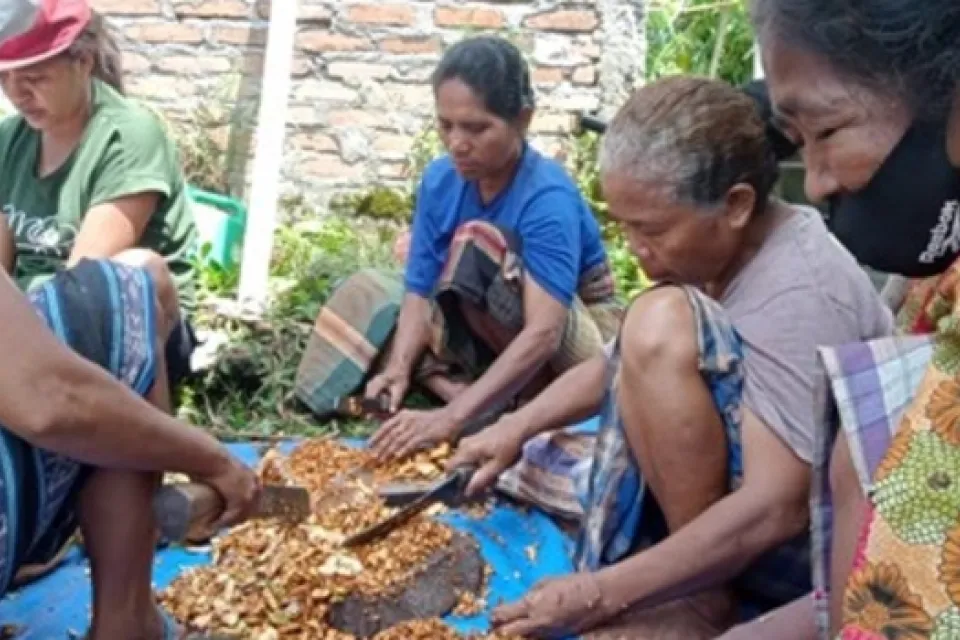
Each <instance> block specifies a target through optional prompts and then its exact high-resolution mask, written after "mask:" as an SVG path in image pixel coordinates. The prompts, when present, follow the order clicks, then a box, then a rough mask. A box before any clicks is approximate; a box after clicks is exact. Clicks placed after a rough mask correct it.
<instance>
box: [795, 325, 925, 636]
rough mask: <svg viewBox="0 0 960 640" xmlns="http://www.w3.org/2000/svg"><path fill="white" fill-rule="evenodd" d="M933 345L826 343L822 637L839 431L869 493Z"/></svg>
mask: <svg viewBox="0 0 960 640" xmlns="http://www.w3.org/2000/svg"><path fill="white" fill-rule="evenodd" d="M932 354H933V347H932V343H931V341H930V338H929V337H927V336H910V337H896V338H882V339H879V340H874V341H871V342H866V343H855V344H850V345H845V346H840V347H823V348H821V349H820V350H819V359H820V363H821V366H822V370H823V376H822V379H821V381H820V388H819V390H818V392H819V393H821V394H826V396H825V400H826V401H825V402H823V403H822V405H821V406H825V407H826V408H827V415H826V416H824V419H823V421H822V422H823V424H824V425H825V427H824V428H822V429H818V430H817V433H816V439H815V441H814V460H813V465H814V466H813V493H812V496H811V509H810V514H811V527H812V533H811V538H812V545H813V547H812V548H813V584H814V602H815V606H816V610H817V624H818V627H819V629H820V637H821V638H824V639H826V638H828V637H829V630H830V621H829V595H830V571H831V566H830V558H831V544H832V539H831V535H832V531H833V501H832V495H831V490H830V458H831V455H832V453H833V448H834V444H835V443H836V439H837V436H838V435H839V434H842V435H843V437H844V438H846V441H847V444H848V445H849V448H850V455H851V457H852V459H853V464H854V467H855V469H856V471H857V476H858V477H859V479H860V484H861V486H862V487H863V490H864V493H865V494H866V495H869V493H870V492H871V490H872V488H873V479H874V475H875V473H876V471H877V468H878V467H879V466H880V463H881V461H882V459H883V456H884V454H885V453H886V452H887V449H888V448H889V447H890V443H891V441H892V440H893V435H894V433H895V432H896V430H897V428H898V427H899V426H900V419H901V418H902V416H903V413H904V411H906V409H907V407H908V406H909V405H910V403H911V402H912V401H913V400H914V397H915V395H916V392H917V389H918V388H919V386H920V383H921V381H922V380H923V376H924V373H925V371H926V369H927V365H928V364H929V362H930V358H931V357H932Z"/></svg>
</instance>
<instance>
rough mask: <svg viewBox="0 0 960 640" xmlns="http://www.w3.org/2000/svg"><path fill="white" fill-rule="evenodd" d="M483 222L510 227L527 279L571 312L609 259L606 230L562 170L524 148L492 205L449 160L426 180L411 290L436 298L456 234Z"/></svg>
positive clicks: (410, 263) (433, 167)
mask: <svg viewBox="0 0 960 640" xmlns="http://www.w3.org/2000/svg"><path fill="white" fill-rule="evenodd" d="M473 220H483V221H486V222H490V223H493V224H497V225H501V226H503V227H506V228H508V229H512V230H513V232H514V233H516V234H517V235H518V236H519V237H520V240H521V243H522V250H521V253H522V259H523V266H524V269H525V271H526V273H528V274H530V276H531V277H532V278H533V279H534V281H535V282H536V283H537V284H538V285H540V286H541V287H543V289H544V290H545V291H546V292H547V293H549V294H550V295H551V296H552V297H553V298H555V299H556V300H558V301H559V302H560V303H562V304H563V305H564V306H566V307H569V306H570V304H571V302H572V301H573V297H574V295H575V294H576V292H577V284H578V282H579V280H580V276H581V274H583V273H584V272H586V271H587V270H589V269H591V268H593V267H595V266H596V265H598V264H600V263H601V262H605V261H606V259H607V255H606V251H605V250H604V247H603V241H602V240H601V238H600V226H599V225H598V224H597V221H596V219H595V218H594V217H593V212H592V211H591V210H590V207H589V206H588V205H587V203H586V201H585V200H584V199H583V196H582V195H581V194H580V191H579V190H578V189H577V187H576V185H575V184H574V182H573V180H571V179H570V176H569V175H567V172H566V171H565V170H564V169H563V167H562V166H560V164H558V163H557V162H554V161H553V160H550V159H548V158H545V157H543V156H542V155H540V154H539V153H537V152H536V151H535V150H534V149H533V148H531V147H530V146H527V147H526V148H525V150H524V153H523V157H522V158H521V160H520V162H519V164H518V166H517V172H516V175H515V176H514V179H513V181H512V182H511V183H510V184H509V185H508V186H507V187H505V188H504V190H503V191H501V192H500V193H499V194H498V195H497V197H496V198H494V199H493V201H492V202H490V203H489V204H487V205H484V204H483V202H482V200H481V199H480V192H479V189H478V188H477V185H476V184H475V183H473V182H467V181H465V180H464V179H463V178H462V177H460V174H458V173H457V170H456V168H455V167H454V165H453V162H452V161H451V160H450V158H449V157H448V156H443V157H441V158H438V159H437V160H434V161H433V162H432V163H431V164H430V165H429V166H428V167H427V169H426V171H425V172H424V174H423V179H422V180H421V182H420V188H419V191H418V195H417V209H416V212H415V213H414V218H413V237H412V239H411V243H410V254H409V258H408V260H407V272H406V287H407V291H410V292H412V293H416V294H418V295H420V296H423V297H425V298H426V297H429V296H431V295H433V292H434V289H435V287H436V284H437V280H438V278H439V277H440V272H441V271H442V269H443V265H444V263H445V262H446V260H447V253H448V251H449V249H450V243H451V242H452V240H453V235H454V232H455V231H456V230H457V228H458V227H460V226H461V225H463V224H464V223H467V222H471V221H473Z"/></svg>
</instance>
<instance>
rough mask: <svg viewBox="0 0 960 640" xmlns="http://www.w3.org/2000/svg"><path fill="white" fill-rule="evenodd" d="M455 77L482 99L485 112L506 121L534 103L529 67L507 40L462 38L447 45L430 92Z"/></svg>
mask: <svg viewBox="0 0 960 640" xmlns="http://www.w3.org/2000/svg"><path fill="white" fill-rule="evenodd" d="M454 78H455V79H457V80H460V81H461V82H463V83H464V84H465V85H467V86H468V87H470V88H471V89H472V90H473V92H474V93H475V94H476V95H477V96H479V97H480V99H481V100H483V104H484V106H485V107H486V108H487V111H489V112H490V113H492V114H494V115H495V116H497V117H499V118H500V119H502V120H506V121H507V122H513V121H515V120H516V119H517V118H518V117H519V116H520V113H521V112H522V111H523V109H525V108H530V109H532V108H533V106H534V98H533V86H532V85H531V83H530V69H529V68H528V67H527V63H526V61H525V60H524V59H523V54H521V53H520V50H519V49H517V47H515V46H514V45H513V44H511V43H510V42H509V41H507V40H504V39H503V38H495V37H491V36H478V37H475V38H467V39H466V40H461V41H460V42H458V43H457V44H455V45H453V46H452V47H450V49H448V50H447V52H446V53H445V54H444V56H443V59H442V60H441V61H440V64H439V65H438V66H437V68H436V70H435V71H434V72H433V91H434V94H436V92H437V90H438V89H439V88H440V85H442V84H443V83H444V82H446V81H447V80H452V79H454Z"/></svg>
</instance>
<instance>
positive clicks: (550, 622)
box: [492, 573, 612, 638]
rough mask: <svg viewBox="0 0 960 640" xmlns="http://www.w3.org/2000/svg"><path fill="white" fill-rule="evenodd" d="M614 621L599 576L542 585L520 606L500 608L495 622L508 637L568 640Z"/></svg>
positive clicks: (573, 577) (578, 576) (583, 575)
mask: <svg viewBox="0 0 960 640" xmlns="http://www.w3.org/2000/svg"><path fill="white" fill-rule="evenodd" d="M611 617H612V615H611V613H610V608H609V607H608V606H607V605H606V604H605V603H604V598H603V594H602V593H601V591H600V587H599V585H598V584H597V579H596V576H594V575H593V574H592V573H576V574H573V575H570V576H564V577H562V578H556V579H552V580H546V581H544V582H541V583H540V584H538V585H537V586H535V587H534V588H533V590H532V591H530V593H528V594H527V595H526V596H524V598H523V599H522V600H520V602H516V603H513V604H505V605H501V606H500V607H497V609H496V610H494V612H493V618H492V622H493V626H494V629H495V630H496V631H497V632H499V633H502V634H503V635H506V636H522V637H531V638H565V637H567V636H570V635H576V634H578V633H582V632H584V631H589V630H590V629H593V628H594V627H596V626H598V625H600V624H601V623H603V622H605V621H606V620H608V619H609V618H611Z"/></svg>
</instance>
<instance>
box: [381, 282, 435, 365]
mask: <svg viewBox="0 0 960 640" xmlns="http://www.w3.org/2000/svg"><path fill="white" fill-rule="evenodd" d="M430 313H431V306H430V301H429V300H427V299H426V298H422V297H420V296H418V295H417V294H415V293H408V294H406V295H405V296H404V298H403V306H401V307H400V316H399V318H398V319H397V335H396V337H395V338H394V340H393V351H392V352H391V354H390V361H389V362H388V363H387V369H388V370H389V371H394V372H397V373H402V374H403V375H404V376H406V377H409V376H410V373H411V372H412V371H413V366H414V365H415V364H416V362H417V359H418V358H419V357H420V355H421V354H422V353H423V350H424V349H425V348H426V346H427V338H428V335H429V334H428V329H429V327H430Z"/></svg>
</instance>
